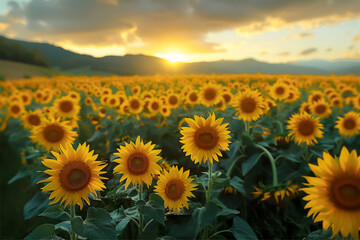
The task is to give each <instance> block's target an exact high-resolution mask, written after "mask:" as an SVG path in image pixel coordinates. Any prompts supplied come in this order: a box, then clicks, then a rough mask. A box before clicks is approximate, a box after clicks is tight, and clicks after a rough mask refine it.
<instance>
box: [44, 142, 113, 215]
mask: <svg viewBox="0 0 360 240" xmlns="http://www.w3.org/2000/svg"><path fill="white" fill-rule="evenodd" d="M59 150H60V151H59V152H52V154H53V155H54V156H55V158H56V159H44V160H43V161H42V163H43V164H44V165H45V166H46V167H48V168H49V169H48V170H45V171H44V172H45V173H47V174H49V175H50V177H48V178H47V179H44V180H42V181H40V182H38V183H43V182H45V183H46V182H47V184H46V185H45V186H44V187H43V188H42V191H44V192H45V191H51V192H52V193H51V195H50V197H49V198H50V199H53V200H52V201H51V202H50V204H54V203H58V202H60V204H64V205H65V206H68V205H70V206H72V205H75V204H77V205H79V206H80V208H82V207H83V201H85V202H86V203H87V204H89V205H90V200H89V197H88V195H89V194H96V191H101V190H103V189H105V185H104V183H103V182H102V181H101V179H106V178H105V177H101V176H100V175H101V174H104V173H105V171H101V170H102V169H103V168H104V167H105V166H106V164H105V163H103V162H100V161H96V158H97V155H93V153H94V151H90V150H89V146H87V145H86V143H84V144H82V145H81V144H79V145H78V147H77V149H74V148H73V147H72V146H71V144H70V143H66V144H64V145H62V146H61V147H60V148H59Z"/></svg>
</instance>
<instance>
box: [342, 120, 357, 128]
mask: <svg viewBox="0 0 360 240" xmlns="http://www.w3.org/2000/svg"><path fill="white" fill-rule="evenodd" d="M343 126H344V128H345V129H346V130H353V129H354V128H355V126H356V123H355V120H354V119H352V118H346V119H345V120H344V123H343Z"/></svg>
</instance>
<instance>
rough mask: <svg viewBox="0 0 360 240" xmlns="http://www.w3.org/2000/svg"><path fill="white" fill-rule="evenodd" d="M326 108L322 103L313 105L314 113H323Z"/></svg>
mask: <svg viewBox="0 0 360 240" xmlns="http://www.w3.org/2000/svg"><path fill="white" fill-rule="evenodd" d="M326 109H327V108H326V106H325V105H323V104H321V105H317V106H316V107H315V113H316V114H323V113H325V112H326Z"/></svg>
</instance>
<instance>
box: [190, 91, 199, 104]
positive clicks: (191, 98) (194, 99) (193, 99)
mask: <svg viewBox="0 0 360 240" xmlns="http://www.w3.org/2000/svg"><path fill="white" fill-rule="evenodd" d="M189 99H190V100H191V101H192V102H196V101H197V99H198V95H197V94H196V93H194V92H192V93H190V96H189Z"/></svg>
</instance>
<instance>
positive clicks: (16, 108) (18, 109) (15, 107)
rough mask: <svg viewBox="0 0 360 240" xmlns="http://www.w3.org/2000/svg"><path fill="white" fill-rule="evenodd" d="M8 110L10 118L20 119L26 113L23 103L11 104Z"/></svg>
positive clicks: (15, 102)
mask: <svg viewBox="0 0 360 240" xmlns="http://www.w3.org/2000/svg"><path fill="white" fill-rule="evenodd" d="M8 109H9V110H8V111H9V113H10V116H11V117H13V118H18V117H19V116H21V114H23V113H24V112H25V107H24V105H23V103H22V102H21V101H14V102H11V103H10V105H9V108H8Z"/></svg>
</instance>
